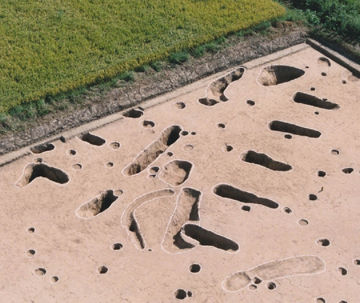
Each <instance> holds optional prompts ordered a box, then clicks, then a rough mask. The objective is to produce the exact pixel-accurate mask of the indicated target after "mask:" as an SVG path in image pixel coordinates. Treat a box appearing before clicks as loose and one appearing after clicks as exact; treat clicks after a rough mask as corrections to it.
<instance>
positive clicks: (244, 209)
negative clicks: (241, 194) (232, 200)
mask: <svg viewBox="0 0 360 303" xmlns="http://www.w3.org/2000/svg"><path fill="white" fill-rule="evenodd" d="M241 209H242V210H243V211H250V210H251V207H250V206H247V205H244V206H243V207H241Z"/></svg>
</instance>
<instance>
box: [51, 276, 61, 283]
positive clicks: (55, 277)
mask: <svg viewBox="0 0 360 303" xmlns="http://www.w3.org/2000/svg"><path fill="white" fill-rule="evenodd" d="M57 281H59V277H57V276H53V277H51V282H53V283H56V282H57Z"/></svg>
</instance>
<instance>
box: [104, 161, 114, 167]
mask: <svg viewBox="0 0 360 303" xmlns="http://www.w3.org/2000/svg"><path fill="white" fill-rule="evenodd" d="M106 166H107V167H113V166H114V163H112V162H108V163H106Z"/></svg>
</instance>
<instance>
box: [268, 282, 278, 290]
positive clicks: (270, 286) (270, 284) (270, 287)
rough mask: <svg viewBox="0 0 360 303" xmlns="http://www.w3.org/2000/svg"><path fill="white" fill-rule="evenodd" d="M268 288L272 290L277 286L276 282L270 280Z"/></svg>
mask: <svg viewBox="0 0 360 303" xmlns="http://www.w3.org/2000/svg"><path fill="white" fill-rule="evenodd" d="M267 288H268V289H270V290H273V289H275V288H276V284H275V283H274V282H269V283H268V285H267Z"/></svg>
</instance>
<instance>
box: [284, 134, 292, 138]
mask: <svg viewBox="0 0 360 303" xmlns="http://www.w3.org/2000/svg"><path fill="white" fill-rule="evenodd" d="M284 138H285V139H291V138H292V135H289V134H286V135H285V136H284Z"/></svg>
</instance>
